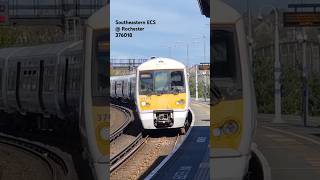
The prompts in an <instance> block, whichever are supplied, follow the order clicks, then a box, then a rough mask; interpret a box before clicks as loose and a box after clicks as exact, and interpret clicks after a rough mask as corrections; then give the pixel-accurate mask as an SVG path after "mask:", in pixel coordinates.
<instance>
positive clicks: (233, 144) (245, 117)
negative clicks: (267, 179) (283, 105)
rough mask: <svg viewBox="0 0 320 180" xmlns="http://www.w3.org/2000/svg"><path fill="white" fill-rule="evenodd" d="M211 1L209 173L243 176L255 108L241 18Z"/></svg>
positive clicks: (231, 9)
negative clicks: (210, 169) (210, 170)
mask: <svg viewBox="0 0 320 180" xmlns="http://www.w3.org/2000/svg"><path fill="white" fill-rule="evenodd" d="M210 5H211V7H212V8H211V9H210V16H211V34H212V36H211V54H212V56H211V58H212V59H211V69H213V73H212V74H211V96H210V97H211V118H210V119H211V127H210V128H211V131H210V140H211V143H210V144H211V155H210V164H211V167H213V168H212V171H213V172H212V177H213V179H216V180H219V179H245V177H247V176H248V169H249V162H250V158H251V156H252V151H251V145H252V141H253V136H254V132H255V127H256V113H257V112H256V111H257V110H256V109H257V108H256V99H255V92H254V86H253V78H252V74H251V72H252V71H251V68H250V60H249V54H248V43H247V39H246V37H247V36H246V33H245V26H244V20H243V17H242V16H241V15H240V14H239V13H238V12H237V11H236V10H235V9H233V8H232V7H231V6H229V5H227V4H226V3H224V2H222V1H220V0H211V1H210Z"/></svg>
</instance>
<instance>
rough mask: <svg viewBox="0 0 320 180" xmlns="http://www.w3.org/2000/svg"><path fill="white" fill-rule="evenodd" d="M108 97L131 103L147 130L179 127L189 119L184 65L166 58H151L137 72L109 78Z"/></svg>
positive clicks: (182, 128) (187, 122) (188, 99)
mask: <svg viewBox="0 0 320 180" xmlns="http://www.w3.org/2000/svg"><path fill="white" fill-rule="evenodd" d="M110 96H111V98H113V99H116V100H121V101H129V102H134V106H135V107H136V110H137V113H138V114H139V118H140V120H141V123H142V126H143V128H144V129H146V130H151V129H167V128H180V130H181V133H182V134H184V133H185V131H186V128H185V127H187V126H189V124H190V122H189V120H188V119H187V117H188V113H189V110H190V92H189V85H188V77H187V70H186V66H185V65H184V64H182V63H180V62H178V61H176V60H173V59H168V58H151V59H150V60H148V61H146V62H144V63H142V64H141V65H140V66H138V68H137V71H136V74H134V75H127V76H113V77H110Z"/></svg>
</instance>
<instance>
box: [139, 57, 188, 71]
mask: <svg viewBox="0 0 320 180" xmlns="http://www.w3.org/2000/svg"><path fill="white" fill-rule="evenodd" d="M185 68H186V66H185V65H184V64H182V63H181V62H179V61H176V60H174V59H169V58H154V59H150V60H148V61H146V62H144V63H142V64H141V65H140V66H138V68H137V70H138V71H143V70H156V69H185Z"/></svg>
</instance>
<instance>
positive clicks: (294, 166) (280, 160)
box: [254, 116, 320, 180]
mask: <svg viewBox="0 0 320 180" xmlns="http://www.w3.org/2000/svg"><path fill="white" fill-rule="evenodd" d="M284 119H285V120H284V123H281V124H275V123H271V122H272V118H271V117H270V118H268V117H267V116H260V118H259V116H258V124H259V125H258V128H257V131H256V135H255V139H254V141H255V143H256V144H257V145H258V149H259V151H261V153H262V154H263V156H264V159H265V160H264V162H263V164H265V166H266V167H264V170H266V172H269V175H267V177H269V178H266V179H272V180H283V179H290V180H301V179H306V180H309V179H310V180H311V179H320V128H319V127H316V126H314V127H303V126H302V122H301V121H300V124H299V121H298V120H296V119H292V120H290V118H288V117H286V118H284Z"/></svg>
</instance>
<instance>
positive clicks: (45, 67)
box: [0, 41, 83, 118]
mask: <svg viewBox="0 0 320 180" xmlns="http://www.w3.org/2000/svg"><path fill="white" fill-rule="evenodd" d="M82 46H83V42H82V41H78V42H64V43H58V44H47V45H40V46H32V47H17V48H6V49H0V77H1V78H0V79H1V83H0V87H1V91H0V109H1V110H2V111H4V112H7V113H14V112H19V113H21V114H26V113H39V114H42V115H44V116H46V117H47V116H58V117H60V118H64V117H65V116H67V115H69V114H70V113H72V112H76V111H77V109H76V108H77V107H79V96H80V93H81V91H80V90H81V83H82V79H81V78H82V77H81V76H82V75H81V72H83V67H82V63H83V52H82Z"/></svg>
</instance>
